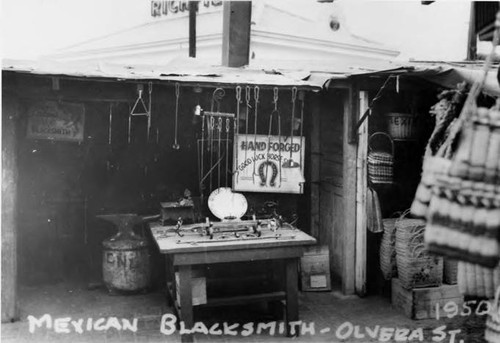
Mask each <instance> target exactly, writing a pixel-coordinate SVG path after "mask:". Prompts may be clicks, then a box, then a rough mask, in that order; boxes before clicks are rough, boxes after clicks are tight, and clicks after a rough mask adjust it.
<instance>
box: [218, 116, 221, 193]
mask: <svg viewBox="0 0 500 343" xmlns="http://www.w3.org/2000/svg"><path fill="white" fill-rule="evenodd" d="M217 129H218V130H219V133H218V135H217V156H218V158H219V160H220V143H221V142H220V140H221V135H222V117H219V118H218V120H217ZM220 167H221V165H220V163H219V167H218V168H217V188H220V177H221V173H220Z"/></svg>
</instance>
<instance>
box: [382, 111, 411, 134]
mask: <svg viewBox="0 0 500 343" xmlns="http://www.w3.org/2000/svg"><path fill="white" fill-rule="evenodd" d="M385 117H386V119H387V128H388V130H389V134H390V135H391V137H392V138H393V139H395V140H399V139H401V140H405V139H414V138H415V135H416V133H417V130H416V125H415V116H413V115H411V114H407V113H388V114H386V115H385Z"/></svg>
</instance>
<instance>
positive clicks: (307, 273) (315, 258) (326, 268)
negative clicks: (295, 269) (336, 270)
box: [300, 245, 332, 291]
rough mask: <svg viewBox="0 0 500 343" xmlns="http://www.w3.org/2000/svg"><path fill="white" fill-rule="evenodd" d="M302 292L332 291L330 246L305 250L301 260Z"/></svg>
mask: <svg viewBox="0 0 500 343" xmlns="http://www.w3.org/2000/svg"><path fill="white" fill-rule="evenodd" d="M300 280H301V285H302V291H330V290H331V289H332V286H331V280H330V254H329V250H328V246H326V245H323V246H313V247H308V248H306V249H304V256H302V258H301V259H300Z"/></svg>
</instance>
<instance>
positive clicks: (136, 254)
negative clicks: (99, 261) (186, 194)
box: [97, 213, 151, 294]
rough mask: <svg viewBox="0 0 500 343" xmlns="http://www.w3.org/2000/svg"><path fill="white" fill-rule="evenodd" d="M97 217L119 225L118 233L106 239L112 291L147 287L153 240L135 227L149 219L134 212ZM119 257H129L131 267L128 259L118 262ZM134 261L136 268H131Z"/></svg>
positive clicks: (106, 280) (106, 277) (105, 260)
mask: <svg viewBox="0 0 500 343" xmlns="http://www.w3.org/2000/svg"><path fill="white" fill-rule="evenodd" d="M97 218H100V219H103V220H105V221H108V222H110V223H112V224H114V225H115V226H116V227H117V229H118V233H117V234H115V235H114V236H112V237H110V238H108V239H105V240H104V241H103V242H102V246H103V281H104V283H105V285H106V287H107V289H108V291H109V293H110V294H119V293H120V292H127V293H130V292H137V291H143V292H144V291H146V289H147V288H149V287H150V283H151V271H150V261H149V251H148V246H149V242H148V240H147V239H146V238H143V237H141V236H139V235H136V234H135V233H134V231H133V229H134V226H135V225H137V224H140V223H144V222H145V221H146V219H145V218H144V217H141V216H139V215H137V214H132V213H127V214H105V215H98V216H97ZM118 259H120V261H122V260H123V261H127V259H128V263H129V265H128V267H127V264H126V263H127V262H125V263H123V262H122V263H123V265H121V264H120V262H116V260H118ZM115 262H116V263H117V264H115ZM132 263H133V264H134V265H136V268H134V269H131V264H132Z"/></svg>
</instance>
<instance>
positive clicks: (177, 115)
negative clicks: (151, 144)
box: [172, 83, 180, 150]
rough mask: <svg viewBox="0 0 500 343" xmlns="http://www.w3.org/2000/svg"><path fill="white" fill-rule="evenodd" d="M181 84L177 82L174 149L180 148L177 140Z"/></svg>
mask: <svg viewBox="0 0 500 343" xmlns="http://www.w3.org/2000/svg"><path fill="white" fill-rule="evenodd" d="M179 88H180V85H179V83H176V84H175V125H174V144H173V145H172V149H174V150H179V149H180V145H179V143H178V142H177V127H178V117H179V95H180V90H179Z"/></svg>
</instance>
